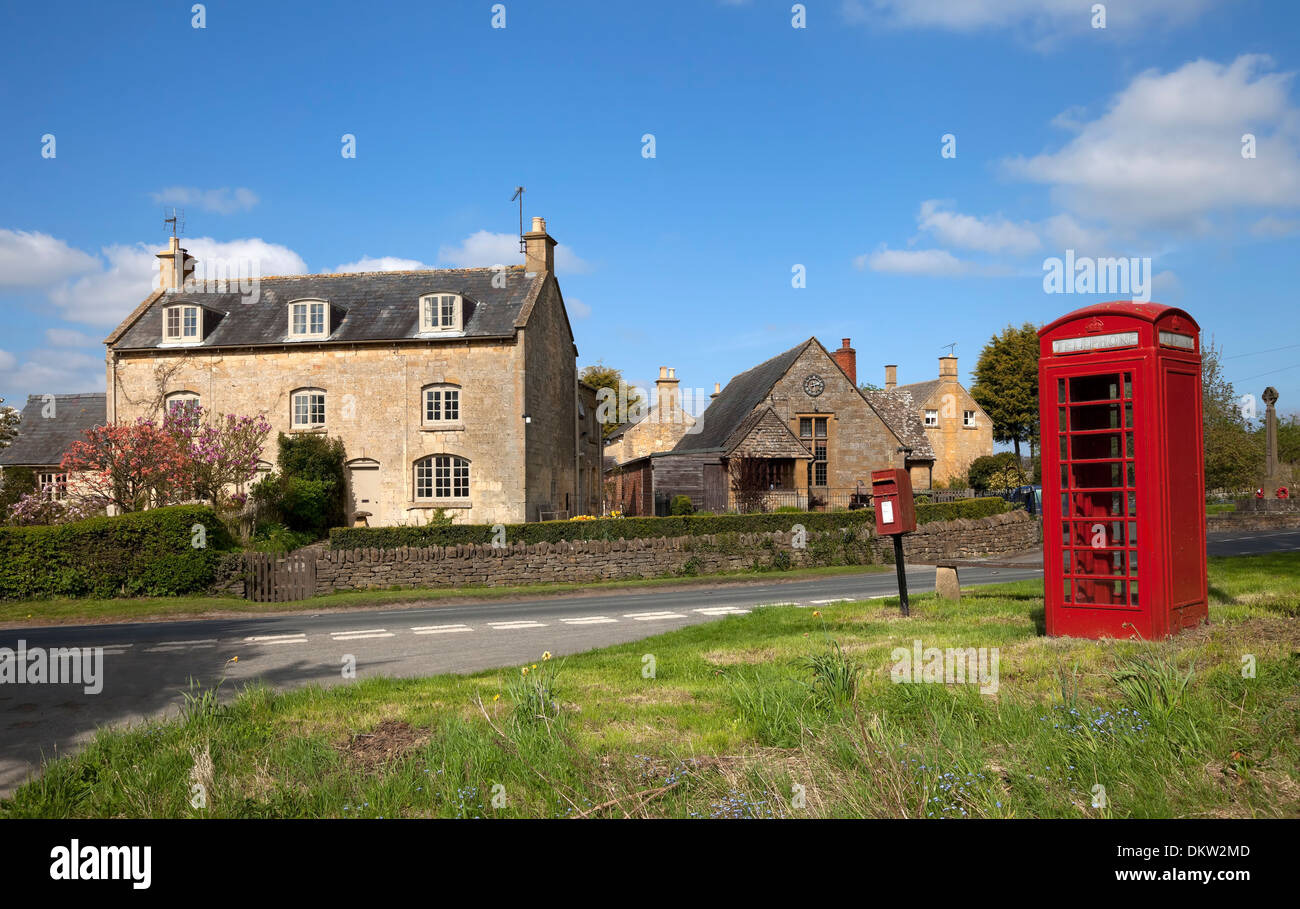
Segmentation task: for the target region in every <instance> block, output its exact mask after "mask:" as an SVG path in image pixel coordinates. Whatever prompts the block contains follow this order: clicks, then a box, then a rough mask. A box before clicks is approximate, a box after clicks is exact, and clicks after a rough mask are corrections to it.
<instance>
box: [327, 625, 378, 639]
mask: <svg viewBox="0 0 1300 909" xmlns="http://www.w3.org/2000/svg"><path fill="white" fill-rule="evenodd" d="M330 637H331V638H333V639H334V640H336V641H364V640H365V639H366V638H391V637H393V632H391V631H389V630H388V629H387V628H371V629H369V630H367V631H331V632H330Z"/></svg>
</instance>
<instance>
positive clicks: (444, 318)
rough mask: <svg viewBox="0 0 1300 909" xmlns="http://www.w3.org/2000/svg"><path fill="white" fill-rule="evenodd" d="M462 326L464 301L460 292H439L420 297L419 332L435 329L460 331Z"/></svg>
mask: <svg viewBox="0 0 1300 909" xmlns="http://www.w3.org/2000/svg"><path fill="white" fill-rule="evenodd" d="M449 310H450V311H449ZM464 327H465V301H464V299H463V298H462V297H461V295H460V294H452V293H446V292H439V293H433V294H425V295H424V296H422V297H420V333H421V334H423V333H425V332H435V331H462V330H463V329H464Z"/></svg>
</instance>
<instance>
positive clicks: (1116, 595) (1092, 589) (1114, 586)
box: [1074, 578, 1124, 606]
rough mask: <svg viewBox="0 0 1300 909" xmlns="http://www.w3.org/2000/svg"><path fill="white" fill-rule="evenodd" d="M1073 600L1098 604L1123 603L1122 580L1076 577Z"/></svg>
mask: <svg viewBox="0 0 1300 909" xmlns="http://www.w3.org/2000/svg"><path fill="white" fill-rule="evenodd" d="M1074 584H1075V586H1074V602H1076V603H1095V604H1097V605H1099V606H1122V605H1124V582H1123V581H1109V580H1103V579H1092V578H1076V579H1075V582H1074Z"/></svg>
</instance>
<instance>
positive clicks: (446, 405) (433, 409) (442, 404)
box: [423, 382, 461, 426]
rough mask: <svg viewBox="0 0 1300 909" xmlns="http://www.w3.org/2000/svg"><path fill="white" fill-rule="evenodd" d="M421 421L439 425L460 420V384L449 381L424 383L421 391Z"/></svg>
mask: <svg viewBox="0 0 1300 909" xmlns="http://www.w3.org/2000/svg"><path fill="white" fill-rule="evenodd" d="M423 414H424V416H423V422H424V423H425V424H426V425H432V426H439V425H442V424H446V423H459V422H460V418H461V417H460V386H459V385H451V384H449V383H445V382H444V383H439V384H437V385H426V386H425V387H424V392H423Z"/></svg>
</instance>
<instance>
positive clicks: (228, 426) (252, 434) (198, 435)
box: [163, 404, 271, 508]
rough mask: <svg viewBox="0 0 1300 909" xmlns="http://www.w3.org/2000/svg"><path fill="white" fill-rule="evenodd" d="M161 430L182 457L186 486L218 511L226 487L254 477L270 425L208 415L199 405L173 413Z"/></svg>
mask: <svg viewBox="0 0 1300 909" xmlns="http://www.w3.org/2000/svg"><path fill="white" fill-rule="evenodd" d="M163 425H164V426H166V428H167V429H168V431H169V432H171V433H172V435H173V436H174V437H175V439H176V442H177V444H178V445H179V446H180V447H181V450H182V452H184V454H185V460H186V466H187V468H188V472H189V476H188V477H187V480H186V485H187V487H189V488H192V489H193V490H194V491H195V493H196V495H198V496H201V497H203V498H205V499H207V500H208V502H209V503H210V504H211V505H212V507H213V508H217V507H218V506H219V505H220V504H221V503H220V498H221V495H222V493H223V491H224V490H225V489H226V488H227V487H228V486H241V485H243V484H244V483H247V482H248V481H249V480H251V479H253V477H255V476H256V475H257V464H258V462H259V461H260V460H261V459H262V448H263V446H264V444H265V442H266V437H267V434H268V433H270V431H271V424H270V423H268V422H267V420H266V417H265V416H264V415H262V414H258V415H257V416H255V417H240V416H236V415H235V414H216V415H215V418H210V417H209V415H208V414H207V413H206V412H205V411H204V410H203V408H202V407H201V406H200V405H198V404H184V405H181V406H179V407H176V408H174V409H172V410H171V411H170V412H168V414H167V418H166V419H165V420H164V423H163Z"/></svg>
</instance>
